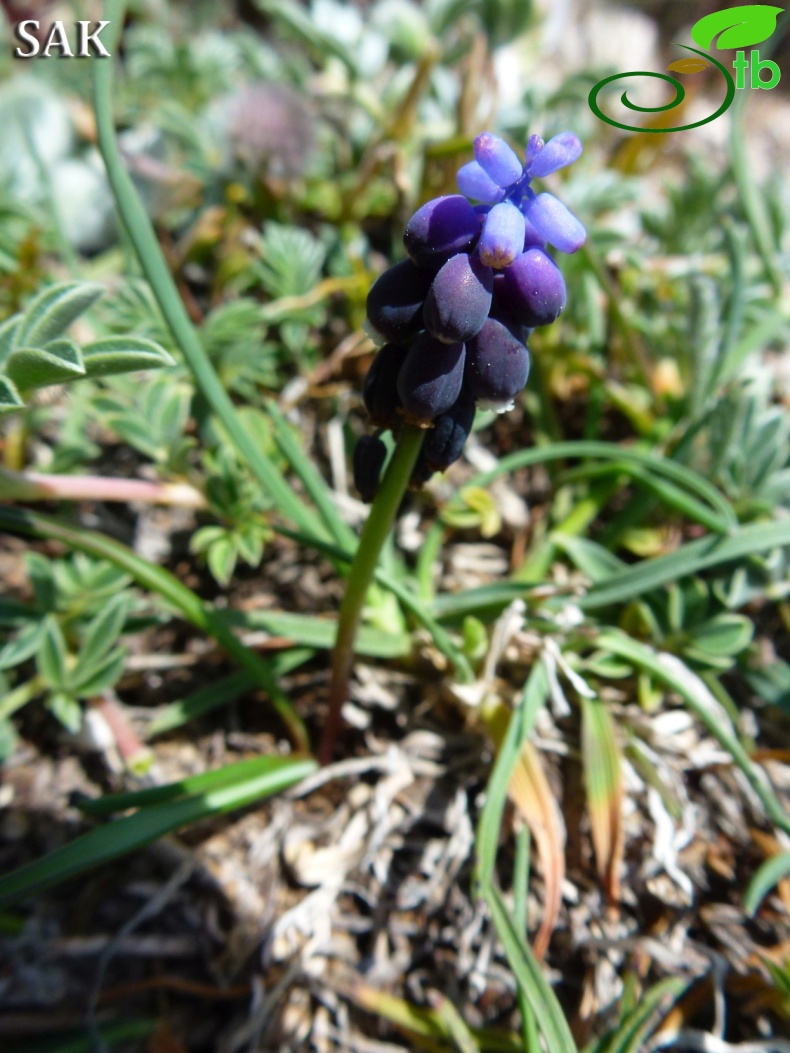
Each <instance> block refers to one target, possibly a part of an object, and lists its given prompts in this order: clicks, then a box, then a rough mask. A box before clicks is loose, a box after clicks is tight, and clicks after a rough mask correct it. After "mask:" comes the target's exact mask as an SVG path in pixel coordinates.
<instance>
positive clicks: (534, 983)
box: [485, 885, 577, 1053]
mask: <svg viewBox="0 0 790 1053" xmlns="http://www.w3.org/2000/svg"><path fill="white" fill-rule="evenodd" d="M485 895H486V901H487V902H488V906H489V908H490V910H491V916H492V917H493V919H494V925H495V926H496V930H497V932H498V933H499V938H500V939H501V940H502V943H503V945H504V948H505V954H506V955H507V960H508V962H509V963H510V968H511V969H512V970H513V973H514V975H515V977H516V980H517V982H518V985H519V987H520V988H521V990H522V991H523V992H524V996H525V997H526V999H527V1000H528V1002H529V1004H530V1006H531V1007H532V1012H533V1013H534V1014H535V1019H536V1021H537V1024H538V1027H539V1028H540V1031H541V1032H542V1034H543V1037H544V1038H545V1040H546V1048H547V1049H548V1050H550V1051H551V1053H577V1048H576V1043H575V1042H574V1041H573V1035H572V1034H571V1030H570V1028H569V1027H568V1022H567V1020H566V1019H565V1015H564V1014H563V1012H562V1007H561V1006H560V1004H559V1002H558V1001H557V996H556V995H555V994H554V991H552V989H551V987H550V985H549V983H548V981H547V980H546V977H545V976H544V975H543V972H542V970H541V967H540V964H539V962H538V960H537V958H536V957H535V955H534V954H533V953H532V951H531V950H530V949H529V947H528V946H527V944H526V943H525V941H524V939H523V937H522V936H521V935H520V933H519V932H518V930H517V929H516V927H515V925H514V924H513V919H512V918H511V917H510V914H509V912H508V910H507V907H506V906H505V902H504V900H503V899H502V895H501V893H500V892H499V891H498V890H497V889H496V888H495V887H494V886H493V885H489V887H488V889H487V890H486V894H485Z"/></svg>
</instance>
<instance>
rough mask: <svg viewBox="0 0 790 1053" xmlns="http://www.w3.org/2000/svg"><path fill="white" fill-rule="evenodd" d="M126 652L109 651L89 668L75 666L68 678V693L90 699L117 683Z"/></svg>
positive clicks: (121, 672)
mask: <svg viewBox="0 0 790 1053" xmlns="http://www.w3.org/2000/svg"><path fill="white" fill-rule="evenodd" d="M125 664H126V651H122V650H120V649H119V650H115V651H111V652H110V653H109V654H108V655H105V656H104V657H103V658H98V659H97V660H96V661H95V662H92V663H91V664H90V665H89V666H80V665H79V664H77V665H76V666H75V667H74V668H73V669H72V670H71V672H70V674H69V678H68V685H69V691H71V692H73V693H74V694H75V695H77V696H78V697H80V698H92V697H93V696H94V695H98V694H100V693H101V692H102V691H106V690H107V688H108V687H112V686H113V684H115V683H117V682H118V681H119V680H120V679H121V676H122V675H123V667H124V665H125Z"/></svg>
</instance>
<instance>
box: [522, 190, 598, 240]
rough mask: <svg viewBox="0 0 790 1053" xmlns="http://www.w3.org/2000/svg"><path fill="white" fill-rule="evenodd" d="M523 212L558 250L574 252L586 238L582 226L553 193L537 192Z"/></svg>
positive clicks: (585, 232)
mask: <svg viewBox="0 0 790 1053" xmlns="http://www.w3.org/2000/svg"><path fill="white" fill-rule="evenodd" d="M524 212H525V215H526V217H527V219H528V220H529V222H530V223H531V224H532V226H533V227H534V228H535V229H536V230H537V231H538V233H539V234H542V235H543V237H544V238H545V239H546V241H547V242H548V243H549V245H553V246H554V248H555V249H559V250H560V252H576V250H577V249H578V248H580V247H581V246H582V245H583V244H584V242H585V239H586V238H587V231H586V230H585V229H584V226H583V225H582V224H581V223H580V222H579V220H578V219H577V218H576V217H575V216H574V214H573V213H572V212H571V211H570V210H569V209H567V208H566V207H565V205H563V203H562V202H561V201H560V200H559V199H558V198H556V197H555V196H554V195H553V194H538V195H537V197H534V198H532V199H531V200H529V201H527V202H526V204H525V206H524Z"/></svg>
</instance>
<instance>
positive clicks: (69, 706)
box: [46, 691, 82, 734]
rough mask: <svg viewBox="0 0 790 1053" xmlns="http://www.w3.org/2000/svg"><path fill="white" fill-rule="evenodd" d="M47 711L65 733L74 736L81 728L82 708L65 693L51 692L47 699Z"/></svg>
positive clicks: (74, 699)
mask: <svg viewBox="0 0 790 1053" xmlns="http://www.w3.org/2000/svg"><path fill="white" fill-rule="evenodd" d="M46 706H47V709H48V710H49V711H50V713H52V715H53V716H54V717H55V718H56V719H57V720H59V721H60V723H61V724H62V725H63V727H64V728H65V729H66V731H70V732H71V733H72V734H76V733H77V732H78V731H79V730H80V727H81V726H82V706H81V705H80V704H79V702H78V701H77V700H76V698H72V696H71V695H67V694H66V692H65V691H53V692H52V694H51V695H49V697H48V698H47V702H46Z"/></svg>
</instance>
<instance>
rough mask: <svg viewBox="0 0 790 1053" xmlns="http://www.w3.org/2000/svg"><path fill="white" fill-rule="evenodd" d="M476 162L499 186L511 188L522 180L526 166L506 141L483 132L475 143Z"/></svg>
mask: <svg viewBox="0 0 790 1053" xmlns="http://www.w3.org/2000/svg"><path fill="white" fill-rule="evenodd" d="M474 150H475V160H476V161H477V163H478V164H479V165H480V167H481V168H482V169H483V170H484V171H485V173H486V175H487V176H488V177H489V178H490V179H492V180H493V182H494V183H496V185H497V186H503V187H504V186H510V185H511V184H512V183H515V182H516V180H518V179H520V178H521V176H522V174H523V171H524V166H523V165H522V163H521V161H519V159H518V157H517V156H516V154H515V152H514V151H513V150H512V149H511V148H510V147H509V146H508V144H507V143H506V142H505V140H504V139H500V138H499V136H498V135H492V134H491V132H482V133H481V134H480V135H478V136H477V138H476V139H475V141H474Z"/></svg>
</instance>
